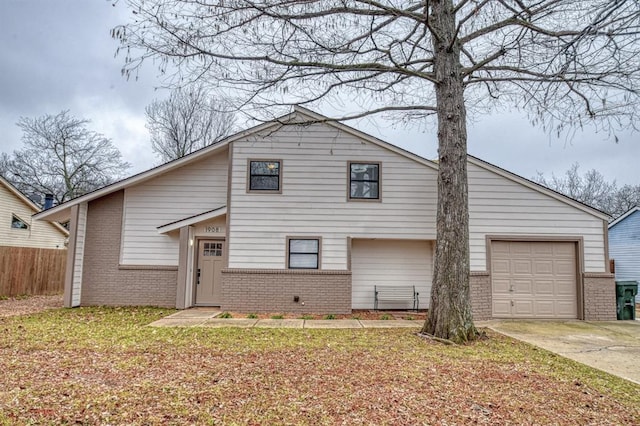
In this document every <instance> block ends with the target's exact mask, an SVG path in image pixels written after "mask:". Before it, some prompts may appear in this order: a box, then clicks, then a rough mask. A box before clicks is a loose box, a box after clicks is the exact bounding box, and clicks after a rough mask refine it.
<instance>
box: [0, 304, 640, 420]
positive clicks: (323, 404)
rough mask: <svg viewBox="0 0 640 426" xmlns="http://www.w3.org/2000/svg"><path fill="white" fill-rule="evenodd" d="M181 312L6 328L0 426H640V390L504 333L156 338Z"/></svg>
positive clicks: (233, 332) (0, 322)
mask: <svg viewBox="0 0 640 426" xmlns="http://www.w3.org/2000/svg"><path fill="white" fill-rule="evenodd" d="M168 312H169V311H166V310H161V309H150V308H137V309H135V308H127V309H124V308H121V309H108V308H81V309H73V310H63V309H60V310H51V311H46V312H42V313H39V314H33V315H31V316H15V317H6V318H0V330H1V331H2V339H0V371H2V374H0V424H145V425H147V424H224V425H245V424H248V425H269V424H274V425H298V424H299V425H305V424H309V425H318V424H319V425H322V424H325V425H335V424H354V425H362V424H370V425H419V424H443V425H444V424H446V425H452V424H517V425H521V424H567V425H574V424H592V425H605V424H606V425H610V424H621V425H622V424H627V425H628V424H640V387H638V386H636V385H633V384H631V383H629V382H626V381H624V380H622V379H618V378H615V377H612V376H609V375H607V374H605V373H601V372H598V371H595V370H592V369H590V368H588V367H584V366H581V365H579V364H576V363H574V362H571V361H568V360H565V359H563V358H560V357H558V356H555V355H552V354H550V353H548V352H545V351H542V350H536V349H535V348H533V347H531V346H528V345H525V344H522V343H518V342H515V341H513V340H511V339H508V338H504V337H501V336H499V335H496V334H491V333H490V334H489V335H488V338H487V339H484V340H481V341H478V342H476V343H473V344H471V345H467V346H457V347H452V346H444V345H441V344H438V343H434V342H432V341H428V340H425V339H422V338H420V337H418V336H416V335H415V331H412V330H406V329H385V330H383V329H357V330H309V329H293V330H292V329H286V330H285V329H275V330H274V329H239V328H226V329H206V328H162V329H158V328H151V327H146V326H145V325H146V324H148V323H150V322H151V321H153V320H156V319H158V318H160V317H161V316H163V315H166V314H167V313H168Z"/></svg>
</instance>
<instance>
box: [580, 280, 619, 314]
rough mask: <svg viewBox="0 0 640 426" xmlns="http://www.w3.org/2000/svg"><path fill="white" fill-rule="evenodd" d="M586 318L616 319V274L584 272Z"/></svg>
mask: <svg viewBox="0 0 640 426" xmlns="http://www.w3.org/2000/svg"><path fill="white" fill-rule="evenodd" d="M582 277H583V281H584V319H585V320H586V321H614V320H615V319H616V283H615V275H614V274H608V273H584V274H583V275H582Z"/></svg>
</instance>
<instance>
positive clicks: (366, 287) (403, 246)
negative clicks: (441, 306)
mask: <svg viewBox="0 0 640 426" xmlns="http://www.w3.org/2000/svg"><path fill="white" fill-rule="evenodd" d="M432 265H433V254H432V250H431V242H429V241H407V240H361V239H354V240H352V241H351V273H352V277H351V285H352V299H351V300H352V302H351V303H352V306H353V309H373V301H374V290H373V286H374V285H389V286H392V285H397V286H403V285H414V286H416V291H417V292H418V293H420V296H419V298H420V309H423V308H425V309H426V308H428V306H429V298H430V297H431V276H432V270H433V269H432ZM378 308H379V309H411V308H412V302H406V303H405V302H399V303H389V302H384V303H383V302H380V304H379V306H378Z"/></svg>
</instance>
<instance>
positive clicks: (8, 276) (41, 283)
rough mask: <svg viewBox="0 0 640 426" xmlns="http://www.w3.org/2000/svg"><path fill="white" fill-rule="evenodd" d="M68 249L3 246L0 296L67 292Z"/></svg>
mask: <svg viewBox="0 0 640 426" xmlns="http://www.w3.org/2000/svg"><path fill="white" fill-rule="evenodd" d="M66 261H67V250H55V249H42V248H31V247H5V246H0V296H8V297H13V296H20V295H24V294H29V295H43V294H57V293H62V292H63V291H64V272H65V268H66Z"/></svg>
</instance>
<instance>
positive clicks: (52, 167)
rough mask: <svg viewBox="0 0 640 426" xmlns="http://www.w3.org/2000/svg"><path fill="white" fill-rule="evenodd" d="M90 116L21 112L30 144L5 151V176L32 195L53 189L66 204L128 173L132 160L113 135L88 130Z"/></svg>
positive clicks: (21, 123)
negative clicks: (30, 115) (27, 115)
mask: <svg viewBox="0 0 640 426" xmlns="http://www.w3.org/2000/svg"><path fill="white" fill-rule="evenodd" d="M88 124H89V120H84V119H79V118H75V117H73V116H72V115H70V114H69V111H62V112H60V113H58V114H56V115H49V114H47V115H43V116H41V117H37V118H25V117H21V118H20V120H19V121H18V126H19V127H20V128H21V129H22V131H23V135H22V142H23V144H24V148H22V149H21V150H16V151H14V152H13V154H12V155H8V154H6V153H4V154H3V155H2V158H1V159H0V164H1V167H2V171H3V173H4V175H5V178H6V179H8V180H9V181H10V182H11V183H12V184H13V185H14V186H15V187H16V188H18V189H19V190H20V191H22V192H23V193H25V194H27V195H30V196H36V198H37V197H38V196H43V195H45V194H52V195H53V197H54V200H55V201H56V202H57V203H58V204H60V203H63V202H65V201H67V200H70V199H72V198H75V197H78V196H80V195H83V194H86V193H87V192H90V191H93V190H94V189H97V188H100V187H102V186H105V185H108V184H110V183H112V182H114V181H116V180H118V179H120V178H122V177H123V175H124V173H125V172H126V170H127V169H128V168H129V163H126V162H124V161H122V158H121V157H122V156H121V154H120V151H119V150H118V149H117V148H116V147H115V146H114V145H113V143H112V142H111V140H109V139H108V138H106V137H104V136H103V135H101V134H100V133H96V132H94V131H92V130H89V129H87V125H88Z"/></svg>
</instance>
